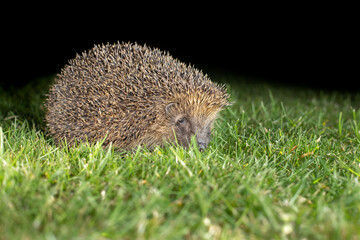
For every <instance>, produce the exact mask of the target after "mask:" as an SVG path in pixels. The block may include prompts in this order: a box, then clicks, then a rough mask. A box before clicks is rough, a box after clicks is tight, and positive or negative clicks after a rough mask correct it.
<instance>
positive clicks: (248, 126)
mask: <svg viewBox="0 0 360 240" xmlns="http://www.w3.org/2000/svg"><path fill="white" fill-rule="evenodd" d="M212 78H213V80H215V81H222V82H227V83H228V88H229V92H230V93H231V100H232V101H233V102H234V104H233V105H232V106H231V107H229V108H228V109H226V110H224V111H223V112H222V113H221V115H220V117H219V119H218V121H217V123H216V125H215V129H214V131H213V135H212V141H211V144H210V145H209V148H208V149H207V150H206V151H205V152H201V153H200V152H199V151H198V150H197V148H196V146H194V145H193V146H192V147H191V148H190V149H188V150H183V149H182V148H180V147H178V148H177V147H174V146H168V147H165V148H156V149H155V150H153V151H148V150H146V149H141V148H139V149H137V150H136V152H121V153H120V152H116V151H114V150H113V149H112V148H109V149H102V147H101V146H100V144H96V145H92V146H89V145H88V144H83V145H81V146H79V147H77V148H70V149H67V148H63V147H58V146H56V145H54V143H53V141H52V139H51V138H49V137H48V136H47V135H46V128H45V124H44V122H43V118H44V108H43V105H42V102H43V100H44V94H45V93H46V92H47V90H48V87H49V84H50V83H51V81H52V78H51V77H49V78H43V79H40V80H38V81H36V82H33V83H32V84H31V85H28V86H25V87H23V88H22V89H16V90H7V91H6V92H5V90H2V89H0V126H1V127H0V239H360V184H359V181H360V109H359V107H360V93H357V94H345V93H336V92H320V91H315V90H309V89H303V88H291V87H285V86H275V85H268V84H264V83H262V82H261V81H252V80H251V79H244V78H241V77H237V76H228V77H225V76H213V77H212ZM339 84H341V83H339Z"/></svg>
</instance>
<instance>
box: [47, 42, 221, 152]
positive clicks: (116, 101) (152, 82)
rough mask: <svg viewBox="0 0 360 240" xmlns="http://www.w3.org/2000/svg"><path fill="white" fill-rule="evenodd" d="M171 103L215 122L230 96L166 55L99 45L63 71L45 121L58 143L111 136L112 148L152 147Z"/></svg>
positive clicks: (137, 47) (133, 47) (134, 47)
mask: <svg viewBox="0 0 360 240" xmlns="http://www.w3.org/2000/svg"><path fill="white" fill-rule="evenodd" d="M171 102H177V103H179V107H180V108H181V109H182V111H185V112H186V113H189V114H192V115H197V116H205V115H207V116H210V115H211V114H213V113H215V114H216V113H217V112H218V111H219V110H220V109H221V108H222V107H223V106H225V105H227V104H228V95H227V93H226V90H225V88H224V87H222V86H219V85H217V84H215V83H213V82H211V81H210V79H209V78H208V77H207V76H206V75H204V74H203V73H202V72H201V71H198V70H197V69H195V68H193V67H192V66H186V65H185V64H184V63H181V62H179V61H178V60H176V59H174V58H172V57H171V56H170V55H169V54H168V53H166V52H162V51H160V50H158V49H151V48H149V47H147V46H140V45H137V44H130V43H123V44H120V43H117V44H112V45H110V44H107V45H97V46H95V47H94V48H93V49H91V50H89V51H88V52H84V53H82V54H81V55H77V56H76V57H75V59H73V60H70V61H69V64H68V65H66V66H65V67H64V69H62V71H61V73H60V74H59V75H58V77H57V79H56V80H55V84H54V85H53V86H52V88H51V90H50V94H49V97H48V103H47V108H48V112H47V115H46V120H47V122H48V126H49V128H50V131H51V133H52V134H53V135H54V137H55V140H57V141H59V140H61V139H64V138H67V141H68V142H70V143H72V142H73V140H74V139H75V138H76V139H78V140H85V139H86V138H87V139H89V140H99V139H102V138H104V137H105V135H106V134H108V137H107V143H109V142H113V143H114V144H115V145H118V146H119V147H123V148H124V146H129V147H132V146H135V145H137V144H139V143H143V142H144V141H145V144H146V141H151V140H149V139H152V138H151V137H150V138H149V137H147V136H146V134H150V135H151V134H154V133H153V131H154V129H156V125H157V124H162V122H163V121H164V116H163V115H164V108H165V106H166V105H167V104H169V103H171ZM154 125H155V127H154ZM169 131H171V130H170V129H169ZM144 139H147V140H144ZM158 139H160V137H159V138H154V143H153V144H158V143H156V141H158Z"/></svg>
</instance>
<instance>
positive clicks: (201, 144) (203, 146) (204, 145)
mask: <svg viewBox="0 0 360 240" xmlns="http://www.w3.org/2000/svg"><path fill="white" fill-rule="evenodd" d="M197 144H198V148H199V150H200V152H202V151H204V150H205V148H206V147H207V146H206V144H205V143H204V142H198V143H197Z"/></svg>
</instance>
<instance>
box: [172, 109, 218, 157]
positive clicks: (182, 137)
mask: <svg viewBox="0 0 360 240" xmlns="http://www.w3.org/2000/svg"><path fill="white" fill-rule="evenodd" d="M166 112H167V113H169V109H166ZM169 121H170V126H171V128H172V131H173V132H174V133H175V136H176V140H177V142H178V143H179V144H180V145H182V146H183V147H184V148H187V147H189V144H190V142H191V138H192V137H193V136H194V135H195V138H196V142H197V145H198V147H199V150H200V151H203V150H205V148H206V147H207V146H208V144H209V142H210V136H211V128H212V121H209V120H205V121H204V120H203V121H200V120H199V119H197V118H196V117H194V116H189V115H186V114H183V113H177V114H174V112H173V113H172V114H170V118H169Z"/></svg>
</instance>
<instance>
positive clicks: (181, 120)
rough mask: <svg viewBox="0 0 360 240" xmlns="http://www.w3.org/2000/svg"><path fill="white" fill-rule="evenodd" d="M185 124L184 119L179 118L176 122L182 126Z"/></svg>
mask: <svg viewBox="0 0 360 240" xmlns="http://www.w3.org/2000/svg"><path fill="white" fill-rule="evenodd" d="M184 122H185V118H180V119H179V120H177V124H183V123H184Z"/></svg>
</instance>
